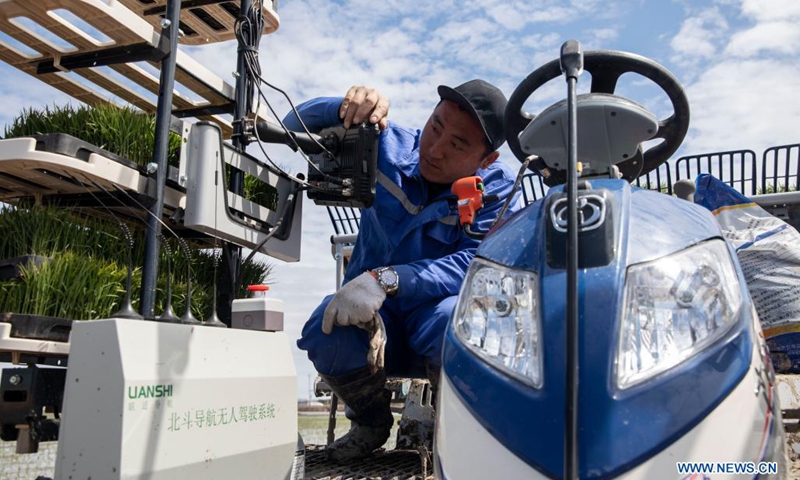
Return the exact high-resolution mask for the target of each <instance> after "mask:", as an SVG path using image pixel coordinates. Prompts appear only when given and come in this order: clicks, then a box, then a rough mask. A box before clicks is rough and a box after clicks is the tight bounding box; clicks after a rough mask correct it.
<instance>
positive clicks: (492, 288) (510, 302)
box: [453, 258, 542, 388]
mask: <svg viewBox="0 0 800 480" xmlns="http://www.w3.org/2000/svg"><path fill="white" fill-rule="evenodd" d="M538 292H539V289H538V279H537V277H536V275H535V274H533V273H529V272H524V271H518V270H512V269H510V268H506V267H503V266H500V265H497V264H494V263H490V262H488V261H486V260H482V259H480V258H476V259H475V260H473V262H472V265H471V266H470V268H469V270H468V271H467V276H466V278H465V279H464V286H463V288H462V290H461V295H460V296H459V299H458V306H457V307H456V313H455V317H454V319H453V327H454V331H455V334H456V336H457V337H458V338H459V339H460V340H461V341H462V342H463V343H464V344H465V345H466V346H467V347H468V348H469V349H470V350H471V351H473V352H475V353H476V354H477V355H478V356H480V357H481V358H482V359H484V360H485V361H487V362H488V363H489V364H490V365H492V366H494V367H495V368H498V369H499V370H501V371H502V372H504V373H507V374H509V375H511V376H513V377H515V378H516V379H518V380H521V381H523V382H525V383H527V384H528V385H532V386H534V387H536V388H539V387H541V386H542V346H541V320H540V317H539V305H538V303H539V302H538V298H539V294H538Z"/></svg>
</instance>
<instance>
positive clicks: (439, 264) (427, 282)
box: [392, 172, 521, 304]
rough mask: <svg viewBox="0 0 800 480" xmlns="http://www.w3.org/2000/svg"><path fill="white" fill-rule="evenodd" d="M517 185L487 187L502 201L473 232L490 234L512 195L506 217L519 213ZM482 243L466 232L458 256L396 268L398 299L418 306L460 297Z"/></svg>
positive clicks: (482, 212)
mask: <svg viewBox="0 0 800 480" xmlns="http://www.w3.org/2000/svg"><path fill="white" fill-rule="evenodd" d="M498 173H499V172H498ZM513 186H514V182H513V180H512V181H497V182H493V185H491V186H489V185H487V191H486V195H492V194H496V195H498V196H499V197H500V201H497V202H494V203H492V204H490V205H487V206H485V207H484V208H482V209H481V210H480V211H479V213H478V216H477V218H476V221H475V225H474V226H473V231H478V232H482V233H486V232H487V231H488V230H489V227H490V226H491V225H492V222H494V219H495V217H497V214H498V213H499V212H500V209H501V208H502V206H503V202H505V200H506V198H507V197H508V195H512V194H513V195H514V198H513V199H512V201H511V204H510V205H509V208H508V211H507V212H506V216H508V215H510V214H511V213H512V212H515V211H517V210H519V208H520V201H519V199H520V196H521V192H520V190H519V189H517V190H516V191H515V192H512V191H511V189H512V187H513ZM493 187H494V188H493ZM479 243H480V241H479V240H476V239H473V238H469V237H467V236H466V234H463V233H462V237H461V242H460V243H459V246H458V251H456V252H455V253H452V254H450V255H447V256H444V257H442V258H438V259H435V260H432V259H426V260H419V261H416V262H411V263H407V264H405V265H392V267H393V268H394V269H395V271H396V272H397V275H398V277H399V278H400V288H399V289H398V291H397V297H398V298H402V299H407V300H408V301H410V302H412V303H414V304H421V303H425V302H427V301H429V300H434V299H436V298H444V297H449V296H452V295H458V291H459V289H460V288H461V284H462V283H463V282H464V277H465V276H466V273H467V267H469V264H470V262H471V261H472V259H473V258H474V257H475V250H477V248H478V244H479Z"/></svg>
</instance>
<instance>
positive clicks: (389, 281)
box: [370, 267, 400, 297]
mask: <svg viewBox="0 0 800 480" xmlns="http://www.w3.org/2000/svg"><path fill="white" fill-rule="evenodd" d="M370 273H372V276H373V277H375V280H377V281H378V283H379V284H380V286H381V287H382V288H383V291H384V292H386V295H387V296H389V297H393V296H394V295H395V294H396V293H397V289H398V288H399V287H400V277H398V276H397V272H396V271H395V270H394V268H392V267H380V268H376V269H375V270H372V271H371V272H370Z"/></svg>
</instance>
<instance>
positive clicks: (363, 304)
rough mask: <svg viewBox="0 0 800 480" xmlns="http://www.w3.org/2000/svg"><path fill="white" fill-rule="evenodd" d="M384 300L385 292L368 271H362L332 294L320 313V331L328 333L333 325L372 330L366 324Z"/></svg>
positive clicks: (371, 327)
mask: <svg viewBox="0 0 800 480" xmlns="http://www.w3.org/2000/svg"><path fill="white" fill-rule="evenodd" d="M384 300H386V292H384V291H383V287H381V285H380V284H379V283H378V281H377V280H375V277H373V276H372V274H371V273H369V272H364V273H362V274H361V275H359V276H357V277H356V278H354V279H353V280H352V281H351V282H350V283H348V284H347V285H345V286H343V287H342V288H340V289H339V291H338V292H336V295H334V296H333V299H331V301H330V303H328V306H327V307H326V308H325V313H324V314H323V315H322V331H323V332H324V333H326V334H329V333H331V332H332V331H333V326H334V325H338V326H340V327H346V326H349V325H353V326H355V327H359V328H363V329H364V330H368V331H372V330H374V326H372V325H368V324H370V323H371V322H372V320H373V317H374V316H375V315H376V314H377V313H378V310H379V309H380V308H381V305H383V301H384Z"/></svg>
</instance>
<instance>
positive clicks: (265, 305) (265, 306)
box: [231, 285, 283, 332]
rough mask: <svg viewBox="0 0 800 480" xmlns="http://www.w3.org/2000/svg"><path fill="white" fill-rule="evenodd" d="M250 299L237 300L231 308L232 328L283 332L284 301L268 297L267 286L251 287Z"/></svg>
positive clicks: (248, 289) (249, 288)
mask: <svg viewBox="0 0 800 480" xmlns="http://www.w3.org/2000/svg"><path fill="white" fill-rule="evenodd" d="M247 291H248V292H250V295H251V296H250V298H237V299H236V300H234V301H233V305H232V306H231V326H232V327H233V328H240V329H243V330H263V331H267V332H282V331H283V301H282V300H278V299H276V298H270V297H268V296H267V292H268V291H269V287H268V286H267V285H249V286H248V287H247Z"/></svg>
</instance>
